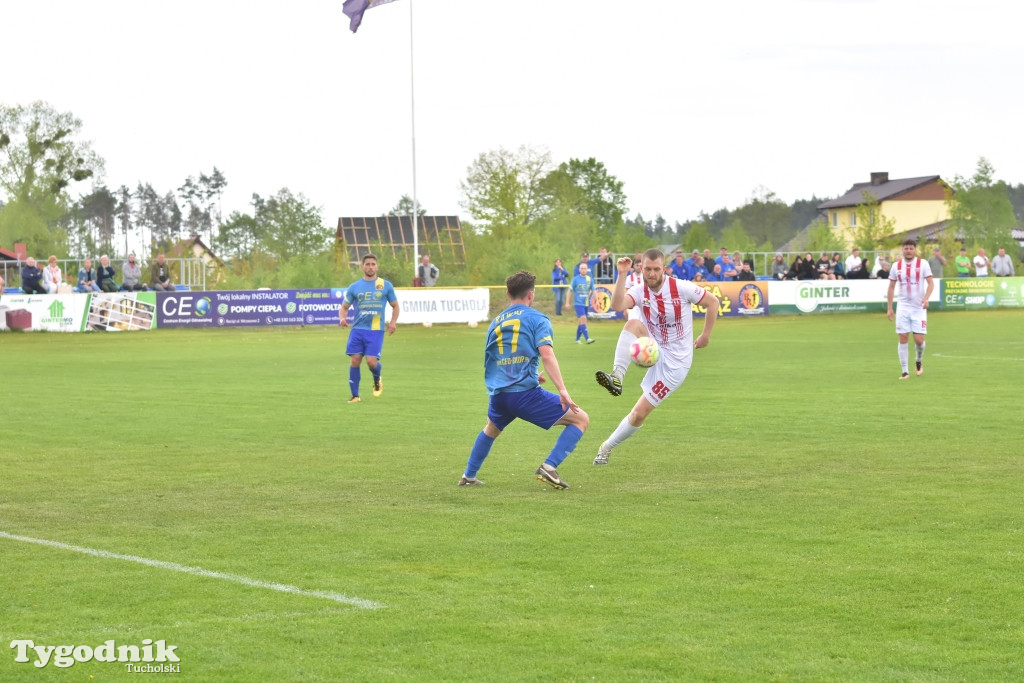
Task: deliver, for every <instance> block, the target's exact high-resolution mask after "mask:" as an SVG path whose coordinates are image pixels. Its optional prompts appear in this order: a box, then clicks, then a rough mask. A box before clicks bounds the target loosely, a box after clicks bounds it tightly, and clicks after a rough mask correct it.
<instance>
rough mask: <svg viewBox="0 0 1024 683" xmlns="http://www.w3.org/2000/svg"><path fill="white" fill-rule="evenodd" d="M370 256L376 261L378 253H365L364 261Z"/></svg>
mask: <svg viewBox="0 0 1024 683" xmlns="http://www.w3.org/2000/svg"><path fill="white" fill-rule="evenodd" d="M368 258H372V259H373V260H374V261H376V260H377V255H376V254H366V255H364V256H363V260H362V263H366V259H368Z"/></svg>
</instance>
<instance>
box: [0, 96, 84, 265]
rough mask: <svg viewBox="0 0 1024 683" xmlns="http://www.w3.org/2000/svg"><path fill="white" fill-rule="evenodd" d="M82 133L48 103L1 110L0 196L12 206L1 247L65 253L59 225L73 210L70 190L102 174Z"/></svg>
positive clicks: (1, 227)
mask: <svg viewBox="0 0 1024 683" xmlns="http://www.w3.org/2000/svg"><path fill="white" fill-rule="evenodd" d="M81 128H82V122H81V121H80V120H79V119H77V118H75V117H74V116H73V115H72V114H70V113H66V112H58V111H56V110H55V109H54V108H53V107H51V106H50V105H48V104H46V103H45V102H33V103H32V104H30V105H28V106H22V105H15V106H4V105H0V193H2V194H3V196H4V197H3V198H5V199H6V202H7V203H6V205H5V206H4V207H3V208H2V209H0V243H6V244H10V243H13V242H15V241H24V242H25V243H26V244H27V246H28V249H29V251H31V252H33V253H44V252H47V251H55V252H56V251H61V252H62V250H58V249H56V248H55V247H56V246H58V245H64V244H65V243H66V235H64V234H63V230H62V229H61V228H60V226H59V225H58V220H59V219H60V218H61V217H63V216H64V215H65V214H67V213H68V212H69V210H70V209H71V207H72V199H71V196H70V193H69V187H70V186H71V184H72V183H75V182H80V181H82V180H86V179H88V178H91V177H93V176H94V175H96V174H97V173H99V172H100V171H102V169H103V161H102V159H100V157H99V156H98V155H97V154H96V153H95V152H93V150H92V147H91V146H90V144H89V143H88V142H83V141H80V140H79V139H78V135H79V133H80V132H81ZM4 214H6V215H4ZM50 233H54V234H50Z"/></svg>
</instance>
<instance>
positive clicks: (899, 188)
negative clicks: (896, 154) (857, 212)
mask: <svg viewBox="0 0 1024 683" xmlns="http://www.w3.org/2000/svg"><path fill="white" fill-rule="evenodd" d="M872 175H884V178H885V180H884V181H883V182H866V183H856V184H855V185H854V186H853V187H851V188H850V189H849V190H847V191H846V194H844V195H843V196H841V197H838V198H837V199H833V200H831V201H827V202H825V203H824V204H818V208H819V209H823V210H824V209H842V208H846V207H853V206H859V205H861V204H863V203H864V195H863V192H864V190H867V191H868V192H870V193H871V194H873V195H874V196H875V199H877V200H878V201H879V202H880V203H881V202H883V201H885V200H886V199H892V198H893V197H896V196H899V195H901V194H904V193H906V192H909V191H911V190H913V189H915V188H918V187H921V186H922V185H928V184H930V183H934V182H935V181H937V180H939V176H937V175H927V176H921V177H919V178H898V179H896V180H889V179H888V178H889V175H888V174H872Z"/></svg>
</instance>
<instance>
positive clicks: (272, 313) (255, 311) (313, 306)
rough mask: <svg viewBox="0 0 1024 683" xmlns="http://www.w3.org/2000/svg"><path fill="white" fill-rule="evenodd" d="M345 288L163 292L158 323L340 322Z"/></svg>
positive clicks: (193, 325) (159, 303) (246, 324)
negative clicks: (339, 317)
mask: <svg viewBox="0 0 1024 683" xmlns="http://www.w3.org/2000/svg"><path fill="white" fill-rule="evenodd" d="M344 300H345V290H344V289H284V290H273V291H271V290H251V291H230V292H159V293H158V294H157V326H158V327H243V326H255V325H337V324H338V309H339V308H341V304H342V303H343V302H344Z"/></svg>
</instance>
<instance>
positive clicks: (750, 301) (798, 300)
mask: <svg viewBox="0 0 1024 683" xmlns="http://www.w3.org/2000/svg"><path fill="white" fill-rule="evenodd" d="M704 288H705V289H707V290H708V291H709V292H710V293H711V294H713V295H714V296H715V297H716V298H717V299H718V300H719V303H720V315H721V316H722V317H725V318H730V317H736V318H743V317H750V316H763V315H769V314H771V315H780V314H781V315H792V314H799V315H804V314H828V313H877V312H883V313H884V312H885V310H886V292H887V288H888V281H887V280H800V281H784V282H775V281H771V282H767V281H754V282H709V283H704ZM552 289H553V288H552V286H551V285H538V286H537V296H536V299H535V301H534V306H535V307H536V308H537V309H538V310H541V311H542V312H544V313H547V314H549V315H552V317H554V316H553V314H554V294H553V293H552V291H551V290H552ZM395 291H396V293H397V295H398V300H399V302H400V304H401V306H402V314H401V316H400V317H399V324H420V323H422V324H434V323H438V324H442V323H461V324H471V325H472V324H477V323H482V322H487V321H489V320H491V319H492V318H493V317H494V316H495V315H496V314H497V313H498V312H499V311H501V310H502V309H503V308H504V307H505V306H506V305H507V300H506V298H505V288H504V286H501V287H444V288H439V287H416V288H404V287H403V288H397V289H396V290H395ZM611 294H612V290H611V287H610V286H607V285H598V288H597V293H596V295H595V296H594V297H593V299H592V300H591V306H590V308H589V315H590V316H591V317H593V318H595V319H616V318H621V317H622V316H621V314H619V313H615V312H614V311H612V310H611ZM344 296H345V289H344V288H333V289H289V290H238V291H224V292H221V291H209V292H191V291H177V292H116V293H111V294H107V293H98V294H45V295H36V294H33V295H26V294H9V293H5V294H4V295H3V296H2V297H0V331H6V330H9V329H16V330H23V331H50V332H85V331H109V332H120V331H131V330H152V329H157V328H173V327H246V326H250V327H251V326H268V325H270V326H275V325H278V326H305V325H337V324H338V310H339V309H340V308H341V304H342V302H343V301H344ZM570 301H571V300H570ZM929 301H930V302H931V303H932V305H933V308H938V309H940V310H953V311H960V310H971V309H983V308H1020V307H1024V277H1013V278H964V279H955V278H952V279H951V278H947V279H942V280H938V286H937V287H936V288H935V289H934V291H933V292H932V296H931V298H930V300H929ZM693 311H694V315H697V316H701V315H703V314H704V310H703V308H701V307H699V306H694V309H693ZM349 315H350V316H351V315H354V311H350V313H349ZM574 317H575V311H574V309H573V307H572V305H571V303H570V302H567V303H566V305H565V306H564V307H563V310H562V320H565V321H568V320H571V319H573V318H574Z"/></svg>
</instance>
